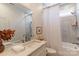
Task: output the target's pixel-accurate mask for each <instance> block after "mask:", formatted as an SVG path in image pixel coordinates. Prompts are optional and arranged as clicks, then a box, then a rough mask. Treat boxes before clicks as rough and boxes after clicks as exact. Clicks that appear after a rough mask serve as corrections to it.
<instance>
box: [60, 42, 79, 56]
mask: <svg viewBox="0 0 79 59" xmlns="http://www.w3.org/2000/svg"><path fill="white" fill-rule="evenodd" d="M59 55H61V56H79V46H78V45H76V44H72V43H68V42H63V43H62V47H61V49H60V51H59Z"/></svg>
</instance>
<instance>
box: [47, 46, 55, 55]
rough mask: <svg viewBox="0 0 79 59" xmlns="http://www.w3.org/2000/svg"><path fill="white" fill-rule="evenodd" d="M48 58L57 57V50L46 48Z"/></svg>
mask: <svg viewBox="0 0 79 59" xmlns="http://www.w3.org/2000/svg"><path fill="white" fill-rule="evenodd" d="M46 51H47V56H56V50H55V49H52V48H48V47H47V48H46Z"/></svg>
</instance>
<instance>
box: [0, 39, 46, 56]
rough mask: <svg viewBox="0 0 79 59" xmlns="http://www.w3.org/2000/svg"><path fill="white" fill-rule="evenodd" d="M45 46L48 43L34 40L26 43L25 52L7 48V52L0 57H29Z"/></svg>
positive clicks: (0, 54)
mask: <svg viewBox="0 0 79 59" xmlns="http://www.w3.org/2000/svg"><path fill="white" fill-rule="evenodd" d="M34 42H37V43H34ZM44 44H46V41H39V40H32V41H29V42H26V43H24V46H25V50H23V51H20V52H15V51H13V50H12V49H11V48H10V47H9V48H5V50H4V51H3V52H2V53H0V56H29V55H30V54H31V53H33V52H34V51H35V50H37V49H38V48H40V47H41V46H42V45H44Z"/></svg>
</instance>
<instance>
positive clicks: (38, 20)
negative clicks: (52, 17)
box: [22, 3, 43, 37]
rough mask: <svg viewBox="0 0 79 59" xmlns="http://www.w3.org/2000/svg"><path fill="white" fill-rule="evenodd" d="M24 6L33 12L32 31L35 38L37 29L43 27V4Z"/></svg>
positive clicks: (26, 4) (27, 4)
mask: <svg viewBox="0 0 79 59" xmlns="http://www.w3.org/2000/svg"><path fill="white" fill-rule="evenodd" d="M22 5H23V6H25V7H26V8H29V9H31V10H32V29H33V35H34V37H37V35H36V27H37V26H42V24H43V23H42V21H43V19H42V3H25V4H24V3H23V4H22Z"/></svg>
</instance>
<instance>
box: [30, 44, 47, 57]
mask: <svg viewBox="0 0 79 59" xmlns="http://www.w3.org/2000/svg"><path fill="white" fill-rule="evenodd" d="M30 56H46V45H43V46H41V47H40V48H38V49H37V50H36V51H34V52H33V53H32V54H31V55H30Z"/></svg>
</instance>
